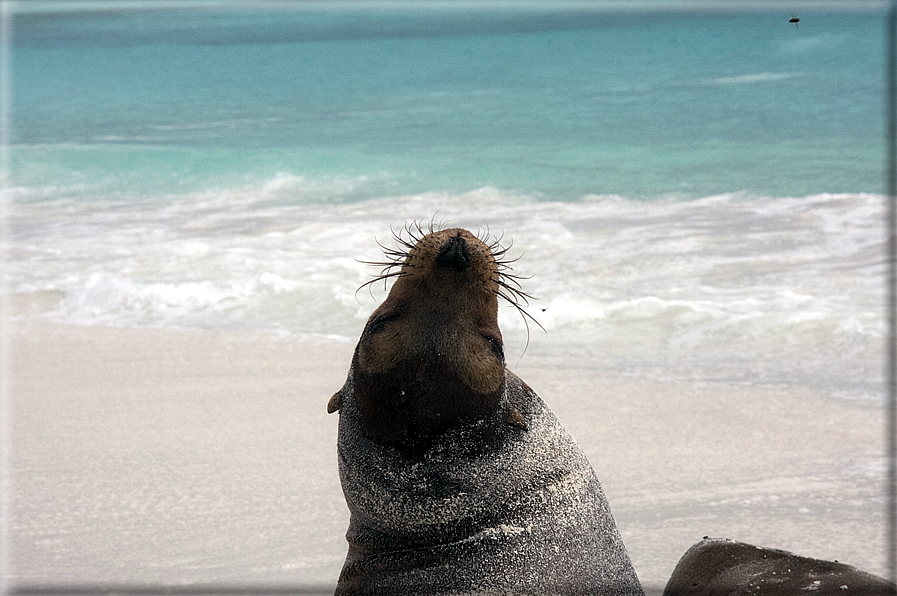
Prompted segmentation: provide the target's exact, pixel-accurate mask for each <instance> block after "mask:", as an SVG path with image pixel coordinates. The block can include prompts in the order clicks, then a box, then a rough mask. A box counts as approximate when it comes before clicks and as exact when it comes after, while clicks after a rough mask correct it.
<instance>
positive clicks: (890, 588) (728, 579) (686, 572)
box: [663, 538, 897, 596]
mask: <svg viewBox="0 0 897 596" xmlns="http://www.w3.org/2000/svg"><path fill="white" fill-rule="evenodd" d="M755 594H762V595H765V596H805V595H812V596H833V595H835V594H837V595H838V596H845V595H846V596H849V595H850V594H857V595H861V596H894V595H897V586H895V585H894V584H893V583H891V582H889V581H887V580H886V579H884V578H881V577H878V576H876V575H872V574H871V573H866V572H865V571H860V570H859V569H857V568H856V567H851V566H850V565H845V564H844V563H838V562H836V561H824V560H821V559H811V558H809V557H802V556H800V555H795V554H794V553H790V552H788V551H783V550H777V549H772V548H763V547H759V546H753V545H750V544H745V543H743V542H735V541H733V540H725V539H719V538H705V539H704V540H702V541H701V542H699V543H697V544H696V545H694V546H692V547H691V548H690V549H688V551H686V553H685V554H684V555H683V556H682V559H680V560H679V563H678V564H677V565H676V569H674V570H673V575H672V576H671V577H670V579H669V581H668V582H667V586H666V588H665V589H664V592H663V596H752V595H755Z"/></svg>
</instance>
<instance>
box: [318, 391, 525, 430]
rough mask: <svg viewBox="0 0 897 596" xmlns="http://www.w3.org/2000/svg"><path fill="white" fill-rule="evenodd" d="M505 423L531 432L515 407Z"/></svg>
mask: <svg viewBox="0 0 897 596" xmlns="http://www.w3.org/2000/svg"><path fill="white" fill-rule="evenodd" d="M334 397H336V396H334ZM505 422H507V423H508V424H510V425H512V426H517V427H519V428H522V429H523V430H529V426H527V424H526V420H525V419H524V418H523V414H521V413H520V410H518V409H517V408H515V407H514V406H510V407H508V409H507V410H505Z"/></svg>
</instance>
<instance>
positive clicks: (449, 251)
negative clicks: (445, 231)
mask: <svg viewBox="0 0 897 596" xmlns="http://www.w3.org/2000/svg"><path fill="white" fill-rule="evenodd" d="M436 265H437V266H439V267H448V268H449V269H454V270H455V271H462V270H464V269H467V268H468V267H469V266H470V252H469V250H468V248H467V241H466V240H464V238H459V237H457V236H453V237H451V238H449V239H448V240H446V241H445V244H443V245H442V248H441V249H439V254H438V255H437V256H436Z"/></svg>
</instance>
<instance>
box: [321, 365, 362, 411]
mask: <svg viewBox="0 0 897 596" xmlns="http://www.w3.org/2000/svg"><path fill="white" fill-rule="evenodd" d="M354 370H355V365H354V364H353V365H352V366H350V367H349V375H348V376H347V377H346V382H345V383H343V386H342V387H340V390H339V391H337V392H336V393H334V394H333V397H331V398H330V401H328V402H327V413H328V414H333V413H334V412H338V411H340V410H342V409H343V404H345V399H344V396H346V395H351V393H350V392H351V391H352V387H354V385H353V384H352V379H353V378H354V376H355V375H354Z"/></svg>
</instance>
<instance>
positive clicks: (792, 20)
mask: <svg viewBox="0 0 897 596" xmlns="http://www.w3.org/2000/svg"><path fill="white" fill-rule="evenodd" d="M788 22H789V23H794V26H795V27H797V28H798V29H800V25H798V23H800V19H799V18H797V17H796V16H794V13H793V12H792V13H791V18H790V19H789V20H788Z"/></svg>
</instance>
